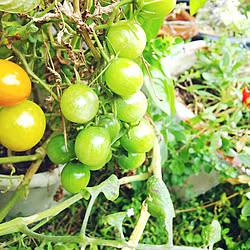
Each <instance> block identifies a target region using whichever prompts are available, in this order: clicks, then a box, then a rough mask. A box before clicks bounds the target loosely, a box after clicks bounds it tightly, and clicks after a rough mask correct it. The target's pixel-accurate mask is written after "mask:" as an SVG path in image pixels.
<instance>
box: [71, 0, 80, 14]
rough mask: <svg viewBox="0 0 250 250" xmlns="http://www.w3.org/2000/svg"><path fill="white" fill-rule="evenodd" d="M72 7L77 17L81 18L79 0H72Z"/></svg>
mask: <svg viewBox="0 0 250 250" xmlns="http://www.w3.org/2000/svg"><path fill="white" fill-rule="evenodd" d="M73 9H74V13H75V14H76V15H77V16H78V17H79V18H81V12H80V3H79V0H73Z"/></svg>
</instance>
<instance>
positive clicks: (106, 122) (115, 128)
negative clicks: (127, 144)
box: [99, 114, 121, 141]
mask: <svg viewBox="0 0 250 250" xmlns="http://www.w3.org/2000/svg"><path fill="white" fill-rule="evenodd" d="M99 126H101V127H105V128H107V129H108V131H109V135H110V139H111V141H113V140H114V139H115V138H116V137H117V136H118V134H119V132H120V129H121V123H120V121H119V120H118V119H116V118H115V116H114V114H108V115H104V116H101V117H100V119H99Z"/></svg>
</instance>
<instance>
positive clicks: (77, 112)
mask: <svg viewBox="0 0 250 250" xmlns="http://www.w3.org/2000/svg"><path fill="white" fill-rule="evenodd" d="M60 104H61V110H62V113H63V115H64V116H65V117H66V118H67V119H68V120H69V121H71V122H76V123H86V122H88V121H90V120H91V119H92V118H94V116H95V115H96V113H97V111H98V107H99V102H98V96H97V94H96V93H95V91H94V90H92V89H91V88H90V87H88V86H86V85H83V84H75V85H71V86H69V87H68V88H67V89H66V90H65V91H64V92H63V94H62V97H61V103H60Z"/></svg>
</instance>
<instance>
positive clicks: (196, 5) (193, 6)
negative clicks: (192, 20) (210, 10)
mask: <svg viewBox="0 0 250 250" xmlns="http://www.w3.org/2000/svg"><path fill="white" fill-rule="evenodd" d="M206 2H207V0H190V2H189V6H190V15H191V16H192V15H194V14H195V13H196V12H197V11H198V10H199V9H200V8H202V7H203V6H204V5H205V3H206Z"/></svg>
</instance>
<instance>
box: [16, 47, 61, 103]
mask: <svg viewBox="0 0 250 250" xmlns="http://www.w3.org/2000/svg"><path fill="white" fill-rule="evenodd" d="M12 50H13V52H14V53H15V54H16V55H17V56H18V57H19V58H20V60H21V62H22V63H23V66H24V68H25V70H26V71H27V73H28V74H29V75H30V76H31V77H32V78H34V79H35V80H37V81H38V82H39V83H40V84H41V85H42V86H43V87H44V88H45V89H46V90H47V91H48V92H49V93H50V94H51V95H52V96H53V98H54V99H55V100H56V101H58V98H57V96H56V94H55V93H54V92H53V91H52V87H51V86H49V85H48V84H46V83H45V82H44V81H43V80H41V79H40V78H39V77H38V76H37V75H36V74H35V73H34V72H33V71H32V70H31V69H30V67H29V65H28V63H27V61H26V59H25V57H24V55H23V54H22V53H21V52H20V51H19V50H18V49H17V48H15V47H14V46H13V44H12Z"/></svg>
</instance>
